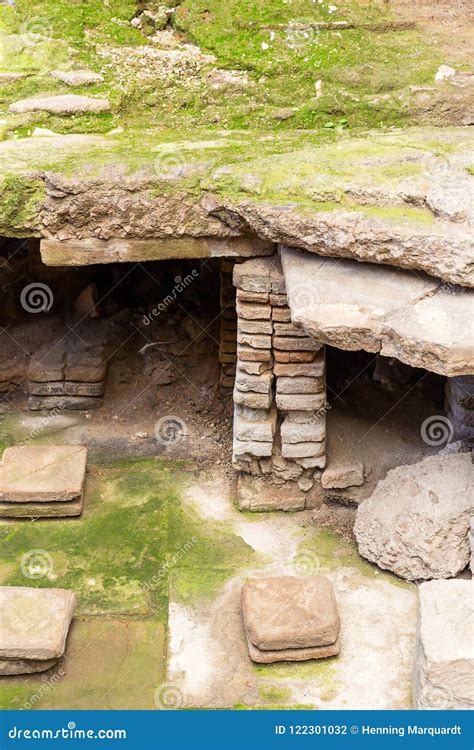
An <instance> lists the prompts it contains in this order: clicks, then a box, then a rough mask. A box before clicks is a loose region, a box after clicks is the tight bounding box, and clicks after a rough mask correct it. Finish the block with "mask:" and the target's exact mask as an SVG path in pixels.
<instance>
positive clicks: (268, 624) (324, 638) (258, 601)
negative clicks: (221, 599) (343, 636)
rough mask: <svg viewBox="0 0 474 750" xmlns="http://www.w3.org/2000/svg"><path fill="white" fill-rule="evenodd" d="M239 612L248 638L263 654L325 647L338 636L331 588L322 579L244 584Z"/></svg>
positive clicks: (270, 579) (312, 578)
mask: <svg viewBox="0 0 474 750" xmlns="http://www.w3.org/2000/svg"><path fill="white" fill-rule="evenodd" d="M242 613H243V617H244V623H245V629H246V632H247V636H248V638H249V639H250V641H251V642H252V643H253V644H254V646H257V648H259V649H261V650H263V651H273V650H281V649H298V648H310V647H311V648H312V647H314V646H327V645H329V644H332V643H334V642H335V641H336V639H337V637H338V635H339V629H340V621H339V613H338V611H337V604H336V599H335V596H334V591H333V587H332V584H331V582H330V581H329V580H328V579H327V578H324V577H323V576H311V577H308V578H296V577H294V576H280V577H276V578H263V579H255V580H251V581H247V583H245V584H244V586H243V587H242Z"/></svg>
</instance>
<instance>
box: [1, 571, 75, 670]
mask: <svg viewBox="0 0 474 750" xmlns="http://www.w3.org/2000/svg"><path fill="white" fill-rule="evenodd" d="M75 606H76V597H75V594H74V593H73V592H72V591H66V590H64V589H35V588H26V587H25V588H23V587H19V586H2V587H0V611H1V613H2V616H1V617H0V674H15V673H16V674H23V673H27V672H32V671H38V672H39V671H44V670H46V669H49V668H50V667H51V666H52V665H53V664H54V663H56V661H57V660H58V659H59V658H60V657H61V656H63V654H64V651H65V648H66V639H67V634H68V631H69V626H70V623H71V620H72V617H73V614H74V609H75ZM14 669H18V670H19V671H18V672H14V671H13V670H14Z"/></svg>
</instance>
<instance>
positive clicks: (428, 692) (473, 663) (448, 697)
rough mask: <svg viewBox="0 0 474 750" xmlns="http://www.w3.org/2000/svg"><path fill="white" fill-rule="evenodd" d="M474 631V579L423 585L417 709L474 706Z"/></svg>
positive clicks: (415, 695) (415, 690)
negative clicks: (473, 580)
mask: <svg viewBox="0 0 474 750" xmlns="http://www.w3.org/2000/svg"><path fill="white" fill-rule="evenodd" d="M473 633H474V583H473V582H472V581H465V580H456V581H429V582H427V583H422V584H421V586H420V587H419V605H418V629H417V640H416V651H415V664H414V669H413V701H414V707H415V708H425V709H444V710H446V709H469V708H471V709H472V708H473V707H474V651H473V635H472V634H473Z"/></svg>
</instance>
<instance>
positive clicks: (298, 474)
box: [233, 256, 326, 510]
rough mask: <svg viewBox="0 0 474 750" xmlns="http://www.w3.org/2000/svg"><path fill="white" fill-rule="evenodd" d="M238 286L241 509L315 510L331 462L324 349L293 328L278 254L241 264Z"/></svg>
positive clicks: (236, 455)
mask: <svg viewBox="0 0 474 750" xmlns="http://www.w3.org/2000/svg"><path fill="white" fill-rule="evenodd" d="M234 285H235V286H236V288H237V370H236V379H235V386H234V405H235V406H234V440H233V464H234V468H235V469H236V470H237V471H238V472H239V486H238V503H239V506H240V507H241V508H242V509H247V510H272V509H274V510H277V509H280V510H301V509H304V508H308V507H314V506H315V505H316V504H317V502H318V501H319V500H320V499H321V496H322V495H321V482H320V477H321V470H322V469H323V468H324V465H325V462H326V456H325V439H326V419H325V412H326V408H325V404H326V383H325V352H324V347H323V346H322V345H321V344H319V343H318V342H317V341H315V340H314V339H313V338H312V337H311V336H308V335H307V334H306V333H305V332H304V331H303V330H302V329H301V328H298V327H296V326H294V325H293V324H292V323H291V318H290V309H289V306H288V300H287V296H286V291H285V281H284V278H283V273H282V270H281V266H280V261H279V259H278V257H276V256H275V257H272V258H265V259H263V258H262V259H253V260H250V261H246V262H245V263H242V264H241V265H239V266H236V267H235V269H234Z"/></svg>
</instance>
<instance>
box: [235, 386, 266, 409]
mask: <svg viewBox="0 0 474 750" xmlns="http://www.w3.org/2000/svg"><path fill="white" fill-rule="evenodd" d="M272 400H273V394H272V393H271V391H270V392H268V393H254V392H252V391H248V392H246V393H244V392H242V391H239V390H238V389H237V388H234V403H235V404H239V405H240V406H248V407H250V408H251V409H269V408H270V406H271V405H272Z"/></svg>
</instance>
